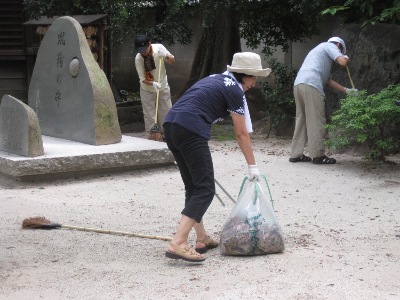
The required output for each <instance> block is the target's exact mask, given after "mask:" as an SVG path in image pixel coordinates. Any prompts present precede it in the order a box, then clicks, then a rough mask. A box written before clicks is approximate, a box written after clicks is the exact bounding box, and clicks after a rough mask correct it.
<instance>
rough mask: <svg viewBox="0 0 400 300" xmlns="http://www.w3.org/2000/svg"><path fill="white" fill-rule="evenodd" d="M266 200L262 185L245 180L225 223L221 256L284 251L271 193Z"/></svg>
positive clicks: (269, 192)
mask: <svg viewBox="0 0 400 300" xmlns="http://www.w3.org/2000/svg"><path fill="white" fill-rule="evenodd" d="M262 178H263V179H264V181H265V183H266V187H267V190H268V196H267V195H266V194H265V193H264V191H263V189H262V187H261V183H263V182H262V181H261V182H257V181H250V180H248V178H247V177H245V178H244V180H243V183H242V186H241V188H240V193H239V196H238V200H237V202H236V204H235V206H234V208H233V209H232V212H231V213H230V215H229V217H228V219H227V221H226V222H225V224H224V226H223V228H222V232H221V237H220V251H221V254H223V255H264V254H272V253H280V252H283V251H284V249H285V246H284V240H283V234H282V230H281V227H280V225H279V223H278V220H277V219H276V216H275V213H274V208H273V200H272V196H271V191H270V189H269V186H268V182H267V180H266V178H265V176H262Z"/></svg>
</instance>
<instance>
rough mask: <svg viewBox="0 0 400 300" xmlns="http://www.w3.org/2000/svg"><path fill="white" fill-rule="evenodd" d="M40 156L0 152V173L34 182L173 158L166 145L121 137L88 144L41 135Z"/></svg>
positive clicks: (149, 164) (167, 161) (152, 164)
mask: <svg viewBox="0 0 400 300" xmlns="http://www.w3.org/2000/svg"><path fill="white" fill-rule="evenodd" d="M42 138H43V145H44V150H45V151H44V155H42V156H38V157H23V156H19V155H15V154H11V153H8V152H4V151H0V173H3V174H4V175H7V176H10V177H14V178H15V179H19V180H24V179H34V178H41V177H43V178H46V177H54V175H58V176H63V175H68V174H71V173H72V174H78V175H79V174H86V173H102V172H105V171H106V172H108V171H122V170H123V171H126V170H130V169H140V168H149V167H159V166H163V165H172V164H173V163H174V158H173V156H172V154H171V152H170V151H169V149H168V147H167V145H166V144H165V143H162V142H156V141H151V140H147V139H141V138H136V137H131V136H126V135H123V136H122V139H121V142H119V143H117V144H110V145H101V146H95V145H89V144H83V143H79V142H74V141H69V140H64V139H59V138H55V137H49V136H42Z"/></svg>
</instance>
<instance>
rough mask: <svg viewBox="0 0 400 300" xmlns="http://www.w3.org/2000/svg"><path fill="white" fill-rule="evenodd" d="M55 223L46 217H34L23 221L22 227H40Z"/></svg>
mask: <svg viewBox="0 0 400 300" xmlns="http://www.w3.org/2000/svg"><path fill="white" fill-rule="evenodd" d="M49 224H53V222H51V221H50V220H47V219H46V218H45V217H32V218H28V219H25V220H23V221H22V228H23V229H27V228H40V227H41V226H43V225H49Z"/></svg>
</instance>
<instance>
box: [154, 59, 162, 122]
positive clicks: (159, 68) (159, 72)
mask: <svg viewBox="0 0 400 300" xmlns="http://www.w3.org/2000/svg"><path fill="white" fill-rule="evenodd" d="M161 61H162V58H160V60H159V63H158V83H160V77H161ZM159 98H160V90H159V89H157V99H156V115H155V116H154V124H158V99H159Z"/></svg>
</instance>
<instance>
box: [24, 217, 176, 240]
mask: <svg viewBox="0 0 400 300" xmlns="http://www.w3.org/2000/svg"><path fill="white" fill-rule="evenodd" d="M22 228H23V229H47V230H48V229H58V228H66V229H73V230H79V231H90V232H97V233H107V234H114V235H125V236H130V237H139V238H146V239H156V240H162V241H171V240H172V238H170V237H164V236H157V235H146V234H140V233H133V232H124V231H112V230H105V229H96V228H87V227H78V226H71V225H61V224H59V223H53V222H51V221H50V220H48V219H46V218H45V217H32V218H28V219H25V220H23V221H22Z"/></svg>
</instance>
